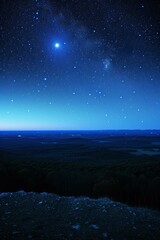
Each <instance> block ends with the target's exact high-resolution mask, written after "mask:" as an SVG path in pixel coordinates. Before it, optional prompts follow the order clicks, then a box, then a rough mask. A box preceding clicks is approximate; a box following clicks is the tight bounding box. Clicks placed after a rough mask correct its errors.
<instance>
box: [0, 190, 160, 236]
mask: <svg viewBox="0 0 160 240" xmlns="http://www.w3.org/2000/svg"><path fill="white" fill-rule="evenodd" d="M0 239H1V240H4V239H6V240H23V239H24V240H25V239H39V240H41V239H44V240H48V239H49V240H58V239H59V240H98V239H99V240H103V239H106V240H132V239H134V240H142V239H144V240H154V239H155V240H159V239H160V212H156V211H151V210H148V209H143V208H133V207H129V206H127V205H124V204H121V203H117V202H114V201H112V200H110V199H107V198H103V199H98V200H94V199H90V198H85V197H79V198H75V197H59V196H57V195H54V194H47V193H41V194H37V193H25V192H23V191H21V192H17V193H1V194H0Z"/></svg>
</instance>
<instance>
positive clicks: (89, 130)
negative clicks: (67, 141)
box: [0, 128, 160, 132]
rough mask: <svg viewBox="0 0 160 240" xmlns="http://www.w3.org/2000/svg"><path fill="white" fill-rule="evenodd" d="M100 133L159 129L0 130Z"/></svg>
mask: <svg viewBox="0 0 160 240" xmlns="http://www.w3.org/2000/svg"><path fill="white" fill-rule="evenodd" d="M19 131H21V132H60V131H61V132H62V131H64V132H73V131H74V132H98V131H99V132H100V131H160V128H159V129H149V128H147V129H136V128H135V129H88V130H87V129H70V130H68V129H66V130H65V129H57V130H56V129H46V130H45V129H15V130H13V129H11V130H10V129H8V130H0V132H19Z"/></svg>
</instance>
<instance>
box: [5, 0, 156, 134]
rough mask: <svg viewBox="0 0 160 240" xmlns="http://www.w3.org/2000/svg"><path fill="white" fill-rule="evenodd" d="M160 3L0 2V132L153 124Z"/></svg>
mask: <svg viewBox="0 0 160 240" xmlns="http://www.w3.org/2000/svg"><path fill="white" fill-rule="evenodd" d="M159 14H160V3H158V1H156V0H106V1H105V0H94V1H93V0H85V1H83V0H57V1H56V0H55V1H54V0H53V1H51V0H50V1H49V0H23V1H20V0H15V1H12V0H4V1H3V0H1V1H0V130H21V129H23V130H29V129H30V130H37V129H38V130H45V129H47V130H82V129H83V130H91V129H92V130H98V129H106V130H107V129H160V17H159Z"/></svg>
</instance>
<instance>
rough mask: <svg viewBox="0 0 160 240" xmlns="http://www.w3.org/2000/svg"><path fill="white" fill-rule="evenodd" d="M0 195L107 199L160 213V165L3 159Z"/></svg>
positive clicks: (156, 162)
mask: <svg viewBox="0 0 160 240" xmlns="http://www.w3.org/2000/svg"><path fill="white" fill-rule="evenodd" d="M1 159H2V160H1V161H0V191H1V192H4V191H18V190H25V191H35V192H44V191H45V192H50V193H55V194H59V195H63V196H70V195H72V196H89V197H93V198H98V197H110V198H112V199H114V200H117V201H120V202H124V203H128V204H131V205H134V206H143V207H149V208H153V209H157V210H160V161H159V159H158V157H157V158H154V161H152V159H151V158H146V157H145V158H144V159H143V157H141V158H139V159H135V160H133V161H131V160H130V161H126V160H125V161H120V162H119V161H117V164H115V162H114V163H113V164H112V162H110V163H109V164H108V165H105V164H103V165H100V166H99V165H97V164H94V163H93V165H91V164H84V163H82V162H79V163H77V162H76V163H74V162H69V163H65V162H53V161H47V160H45V161H44V160H33V161H28V160H24V159H18V160H17V159H12V158H11V159H10V158H8V159H3V158H1Z"/></svg>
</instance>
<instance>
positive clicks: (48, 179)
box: [0, 130, 160, 240]
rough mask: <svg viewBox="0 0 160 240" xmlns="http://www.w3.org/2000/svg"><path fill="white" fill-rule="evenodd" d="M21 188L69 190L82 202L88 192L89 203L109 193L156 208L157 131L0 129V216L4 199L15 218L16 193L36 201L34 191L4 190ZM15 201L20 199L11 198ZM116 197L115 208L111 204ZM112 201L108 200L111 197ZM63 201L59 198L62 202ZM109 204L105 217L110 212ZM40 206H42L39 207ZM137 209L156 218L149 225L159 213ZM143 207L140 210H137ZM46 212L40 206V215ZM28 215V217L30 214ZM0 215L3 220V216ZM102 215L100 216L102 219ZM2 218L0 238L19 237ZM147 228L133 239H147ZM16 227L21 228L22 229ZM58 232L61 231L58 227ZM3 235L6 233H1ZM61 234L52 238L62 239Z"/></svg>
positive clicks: (159, 189) (159, 182) (159, 176)
mask: <svg viewBox="0 0 160 240" xmlns="http://www.w3.org/2000/svg"><path fill="white" fill-rule="evenodd" d="M22 190H24V191H26V192H37V193H41V192H48V193H54V194H58V195H59V196H72V197H76V198H77V200H76V198H75V199H74V198H72V200H71V202H72V201H81V200H82V199H84V200H83V205H84V203H85V197H90V198H91V199H93V200H91V199H90V200H89V199H88V201H90V203H89V204H91V206H92V203H93V201H94V203H95V201H97V203H95V204H96V206H97V205H99V201H100V198H102V197H106V200H105V198H104V201H111V200H107V198H110V199H112V200H114V201H116V202H121V203H125V204H128V205H129V206H130V208H129V207H127V206H125V205H124V206H125V207H124V206H123V205H122V206H123V207H122V209H123V208H124V209H131V207H133V206H134V207H135V206H136V207H145V208H150V209H152V210H158V211H159V210H160V131H155V130H154V131H39V132H38V131H31V132H28V131H23V132H21V131H8V132H7V131H6V132H3V131H2V132H0V192H6V195H4V194H2V195H1V197H0V202H1V204H0V206H1V211H0V212H1V219H3V217H2V216H6V215H4V212H5V208H6V207H4V206H5V204H8V203H9V204H10V205H11V206H12V211H11V212H10V211H9V210H8V212H10V214H11V213H12V215H13V216H14V215H15V214H16V212H17V215H16V216H17V217H16V218H19V214H20V213H19V214H18V211H19V210H18V207H16V204H15V203H14V201H15V199H16V196H19V195H20V197H19V198H20V199H21V198H23V197H22V196H25V197H26V196H27V197H26V198H27V199H30V201H31V203H32V202H33V203H32V204H35V205H36V203H35V201H34V197H35V196H37V197H38V195H35V194H34V197H31V198H30V196H31V195H32V196H33V194H31V195H27V193H24V194H19V195H18V193H15V195H13V193H12V194H11V195H10V194H9V193H8V194H7V192H17V191H22ZM20 193H21V192H20ZM9 196H10V197H9ZM51 196H52V195H48V197H49V198H50V201H51V199H52V200H53V201H54V195H53V197H51ZM48 197H47V194H46V195H45V200H44V201H45V202H46V204H47V201H48V200H47V199H48ZM79 197H80V199H81V200H80V199H79ZM5 198H6V199H7V200H6V201H4V199H5ZM8 198H9V199H10V200H9V199H8ZM38 198H40V200H39V202H41V195H40V196H39V197H38ZM13 199H14V200H13ZM62 199H64V198H62ZM69 199H71V198H69ZM94 199H95V200H94ZM96 199H97V200H96ZM26 201H28V200H26ZM65 201H70V200H65ZM16 202H17V204H21V200H18V199H17V201H16ZM24 202H25V201H24ZM42 202H43V199H42ZM111 202H112V201H111ZM116 202H115V208H116V209H117V207H116V206H117V203H116ZM112 203H113V204H114V202H112ZM48 204H49V205H50V204H51V203H50V202H48ZM70 204H71V203H70ZM24 205H25V204H24ZM37 205H38V204H37ZM71 205H72V204H71ZM64 206H65V204H64V205H63V208H64ZM67 206H68V205H66V207H67ZM43 207H44V206H43ZM59 207H60V206H59ZM83 207H84V206H83ZM83 207H82V209H83ZM24 208H27V210H25V211H28V212H30V211H31V209H29V206H28V207H26V205H25V207H24V206H23V207H22V209H21V210H22V215H23V214H25V212H24ZM44 208H45V207H44ZM92 208H93V209H92V211H95V210H94V207H93V206H92ZM2 209H3V210H2ZM7 209H8V205H7ZM112 210H113V209H112ZM112 210H111V216H110V217H113V214H112ZM43 211H45V210H44V209H43ZM64 211H65V210H63V211H62V213H61V214H62V215H64V217H67V216H68V215H65V214H64ZM128 211H130V210H128ZM135 211H136V213H135V214H137V211H140V212H141V211H142V210H138V209H135ZM143 211H145V214H149V216H150V217H151V218H150V220H149V222H153V221H155V217H154V216H155V214H157V215H156V219H157V220H156V221H158V222H156V225H155V226H154V227H155V228H156V226H158V223H159V222H160V214H159V213H158V212H157V213H156V212H155V213H154V212H151V213H150V210H147V209H146V210H143ZM143 211H142V212H141V215H143ZM147 211H149V213H148V212H147ZM37 212H38V210H37ZM85 212H86V210H85ZM37 214H38V213H37ZM44 214H45V213H44ZM114 214H115V213H114ZM117 214H118V213H117ZM31 215H32V213H31ZM20 216H21V214H20ZM47 216H48V215H47V212H46V218H47ZM93 216H94V213H93ZM147 216H148V215H147ZM77 217H78V215H77ZM107 217H108V215H107ZM117 217H118V215H117ZM123 217H124V216H123ZM30 218H32V217H31V216H30ZM141 218H142V219H143V220H142V221H144V223H143V224H144V227H145V228H146V224H147V226H148V224H149V223H148V222H146V220H145V219H144V215H143V217H142V216H141ZM4 219H5V221H6V218H4ZM9 219H10V218H9ZM33 219H34V217H33ZM33 219H32V220H33ZM37 219H38V217H37ZM102 219H103V218H102ZM102 219H101V221H100V222H102ZM134 219H136V221H139V220H138V219H137V217H136V216H134ZM30 220H31V219H30ZM30 220H28V221H30ZM123 220H124V219H123ZM17 221H18V220H17ZM45 221H48V220H47V219H46V220H45ZM54 221H55V219H54V220H53V219H52V224H53V222H54ZM81 221H82V220H81ZM96 221H97V222H98V221H99V220H98V219H97V220H96ZM2 222H3V221H2ZM2 222H1V224H2ZM22 222H23V220H22ZM100 222H99V224H100ZM24 223H25V221H24ZM6 224H7V225H6V227H4V225H5V224H4V223H3V224H2V225H1V226H3V227H2V229H3V230H2V231H1V232H2V233H1V235H2V236H3V238H2V239H21V238H18V236H19V235H17V238H16V235H15V236H13V238H12V237H11V236H12V234H11V232H10V231H11V229H10V228H11V225H10V224H9V222H8V220H7V223H6ZM27 224H28V223H27ZM48 224H49V223H48ZM63 224H64V223H63ZM73 225H74V224H73ZM149 225H150V224H149ZM7 226H8V228H7ZM28 226H29V225H28ZM4 229H7V231H6V232H8V234H9V235H5V234H6V232H5V230H4ZM9 229H10V230H9ZM156 229H157V231H156V230H154V231H155V234H156V235H153V236H154V237H153V239H158V236H160V235H159V234H160V232H159V231H158V228H156ZM21 230H22V229H21ZM30 230H31V229H30ZM148 230H149V229H148ZM148 230H147V228H146V233H143V234H144V235H143V234H142V232H141V233H140V232H138V233H137V232H136V233H135V234H140V235H141V237H142V236H145V237H144V238H137V239H145V240H146V239H151V238H147V237H146V236H147V235H146V234H148ZM34 231H35V230H34ZM47 231H48V230H47ZM127 231H129V232H128V233H127V234H129V235H128V236H130V237H129V238H126V239H135V236H136V235H135V234H133V233H132V234H131V233H130V230H129V229H128V230H127ZM13 232H14V231H13ZM93 232H94V231H93ZM19 233H21V234H22V232H19ZM10 234H11V235H10ZM17 234H18V233H17ZM37 234H38V233H37ZM44 234H45V233H44ZM46 234H47V233H46ZM48 234H49V233H48ZM58 234H59V233H58ZM61 234H62V235H63V234H64V232H63V230H62V232H61ZM85 234H87V232H86V233H85ZM97 234H98V233H97ZM130 234H131V235H130ZM157 234H158V235H157ZM13 235H14V234H13ZM32 235H33V234H31V236H32ZM73 235H74V234H73ZM4 236H10V237H8V238H7V237H6V238H4ZM21 236H22V235H21ZM27 236H28V235H25V236H24V239H25V237H26V239H27ZM47 236H48V238H47ZM49 236H50V235H46V237H45V238H40V236H39V239H52V238H49ZM96 236H97V237H96ZM96 236H95V238H94V239H105V238H101V237H98V236H99V235H96ZM106 236H107V235H106ZM137 236H138V235H137ZM32 237H33V236H32ZM61 237H62V236H61ZM61 237H59V238H58V237H57V238H53V239H66V238H61ZM63 237H64V235H63ZM85 237H87V235H84V236H83V237H82V239H89V238H85ZM121 237H125V230H123V234H122V236H121ZM37 239H38V235H37ZM71 239H72V238H71ZM76 239H79V238H76ZM107 239H112V238H107ZM113 239H123V238H120V236H119V237H118V235H117V238H116V237H115V238H113ZM124 239H125V238H124Z"/></svg>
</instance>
